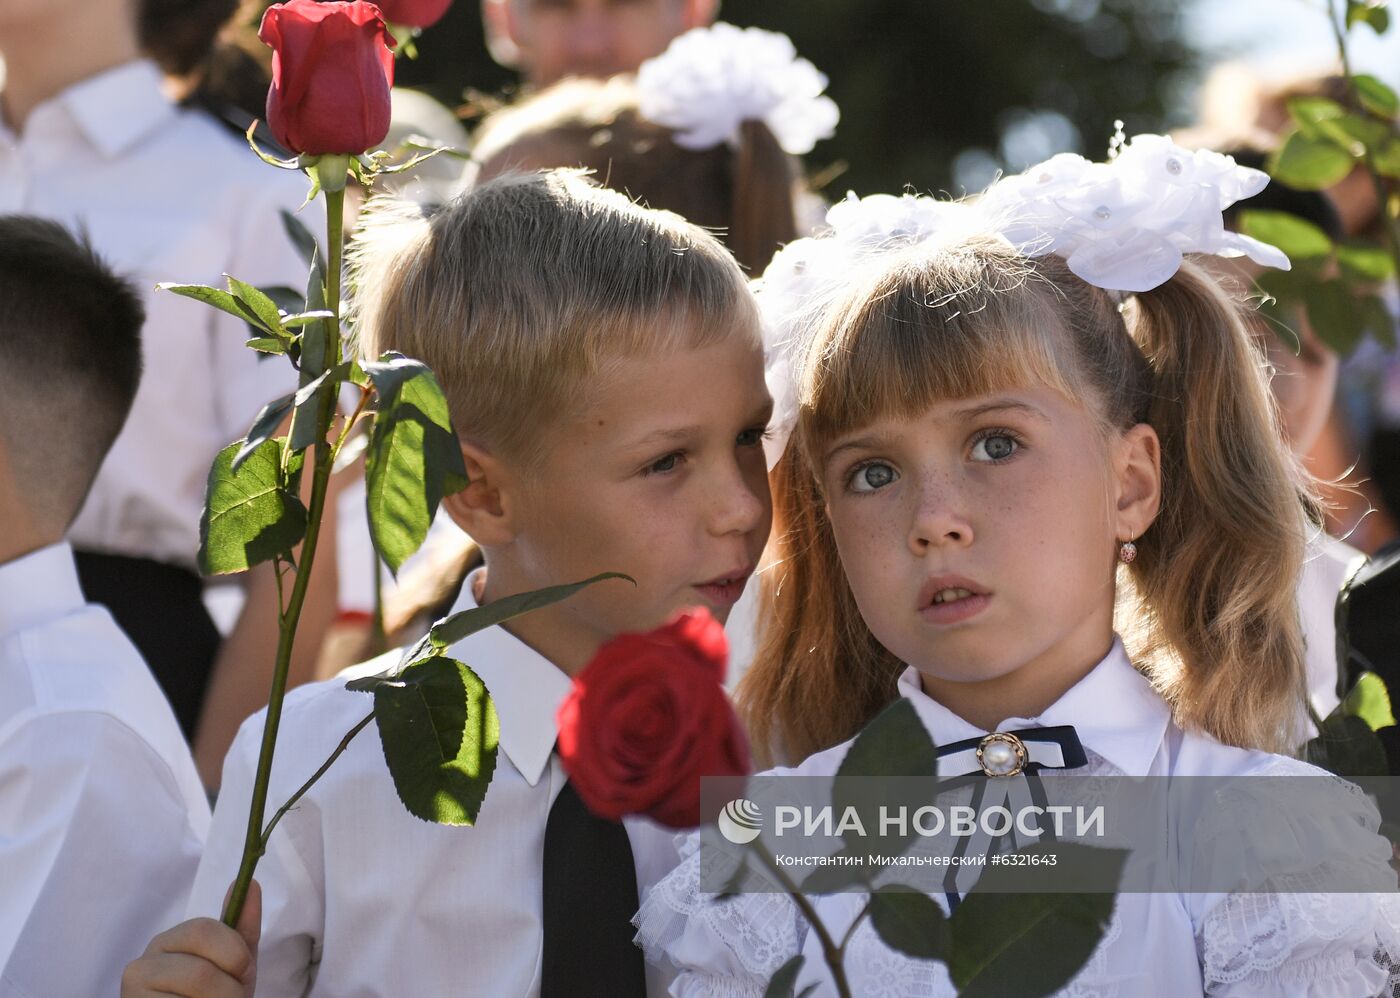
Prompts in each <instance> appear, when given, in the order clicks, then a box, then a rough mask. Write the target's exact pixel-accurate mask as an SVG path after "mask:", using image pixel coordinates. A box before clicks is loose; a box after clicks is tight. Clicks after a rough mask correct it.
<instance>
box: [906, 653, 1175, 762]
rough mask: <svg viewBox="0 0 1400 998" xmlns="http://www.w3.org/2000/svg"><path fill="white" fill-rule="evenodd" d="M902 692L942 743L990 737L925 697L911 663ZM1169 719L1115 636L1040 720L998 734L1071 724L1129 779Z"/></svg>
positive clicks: (1017, 721) (1151, 753)
mask: <svg viewBox="0 0 1400 998" xmlns="http://www.w3.org/2000/svg"><path fill="white" fill-rule="evenodd" d="M899 694H900V696H903V697H906V698H908V699H909V700H910V701H911V702H912V703H913V704H914V709H915V710H916V711H918V714H919V718H920V719H921V720H922V721H923V722H924V726H925V727H926V728H928V732H929V734H930V735H931V736H933V740H934V741H935V742H936V743H937V744H939V745H950V744H952V743H953V742H957V741H962V740H964V739H967V738H981V737H982V736H983V735H985V734H987V732H985V731H982V730H980V729H978V728H977V727H976V726H975V725H973V724H971V723H969V722H967V721H965V720H963V719H962V718H961V717H959V716H958V715H957V714H954V713H953V712H952V711H951V710H949V709H948V708H947V707H945V706H943V705H942V704H941V703H939V702H938V701H936V700H934V699H933V698H931V697H929V696H928V695H927V694H925V693H924V691H923V688H922V686H921V685H920V683H919V672H918V670H917V669H915V668H914V667H913V666H912V665H911V666H909V667H908V668H907V669H905V670H904V672H903V673H902V674H901V675H900V677H899ZM1170 720H1171V711H1170V710H1169V709H1168V708H1167V705H1166V702H1165V701H1163V700H1162V698H1161V697H1160V696H1159V695H1158V694H1157V692H1156V691H1155V690H1153V688H1152V684H1151V683H1149V682H1148V681H1147V677H1145V676H1144V675H1143V674H1142V673H1140V672H1138V670H1137V669H1136V668H1135V667H1134V666H1133V663H1132V662H1131V661H1129V659H1128V653H1127V651H1126V650H1125V649H1124V648H1123V641H1122V639H1121V638H1119V637H1118V636H1117V635H1114V637H1113V646H1112V647H1111V648H1110V649H1109V651H1108V654H1107V655H1105V656H1104V658H1103V659H1102V660H1101V661H1100V662H1099V663H1098V664H1097V665H1096V666H1094V668H1093V669H1091V670H1090V671H1089V673H1088V675H1086V676H1085V677H1084V678H1083V679H1081V680H1080V681H1079V682H1077V683H1075V684H1074V685H1073V686H1071V687H1070V688H1069V689H1068V690H1067V691H1066V692H1065V694H1064V695H1063V696H1062V697H1060V699H1058V700H1056V701H1055V702H1054V703H1053V704H1051V705H1050V706H1049V707H1048V708H1046V709H1045V711H1044V712H1042V713H1041V715H1040V716H1039V717H1031V718H1026V717H1008V718H1006V719H1005V720H1003V721H1002V722H1001V723H1000V724H998V725H997V727H996V730H998V731H1010V730H1014V729H1016V728H1034V727H1054V726H1056V725H1061V724H1070V725H1073V726H1074V728H1075V731H1076V733H1077V734H1078V735H1079V740H1080V742H1081V744H1083V745H1084V747H1085V748H1087V749H1089V750H1090V751H1091V752H1094V753H1095V754H1097V755H1100V756H1102V757H1103V758H1105V759H1107V760H1108V761H1109V762H1110V763H1112V764H1113V765H1114V766H1116V767H1117V768H1118V769H1120V770H1122V771H1123V772H1124V773H1126V774H1127V775H1129V776H1145V775H1147V772H1148V769H1149V767H1150V766H1151V764H1152V760H1153V758H1154V757H1155V756H1156V755H1157V750H1158V748H1159V747H1160V746H1161V743H1162V738H1163V736H1164V734H1165V733H1166V730H1167V725H1168V723H1169V722H1170Z"/></svg>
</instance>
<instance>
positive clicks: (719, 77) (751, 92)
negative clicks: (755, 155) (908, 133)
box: [637, 22, 840, 155]
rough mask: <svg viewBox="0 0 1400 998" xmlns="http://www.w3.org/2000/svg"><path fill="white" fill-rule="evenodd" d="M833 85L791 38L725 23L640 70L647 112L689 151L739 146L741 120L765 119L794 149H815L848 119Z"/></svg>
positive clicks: (683, 39) (694, 34) (679, 41)
mask: <svg viewBox="0 0 1400 998" xmlns="http://www.w3.org/2000/svg"><path fill="white" fill-rule="evenodd" d="M826 83H827V80H826V77H825V76H824V75H822V73H820V72H819V71H818V70H817V67H815V66H813V65H812V64H811V63H810V62H808V61H807V60H806V59H801V58H798V55H797V50H796V49H795V48H793V45H792V41H791V39H789V38H788V36H787V35H784V34H781V33H779V32H776V31H764V30H762V29H760V28H736V27H735V26H734V25H732V24H724V23H722V22H721V23H719V24H715V25H713V26H712V27H708V28H695V29H692V30H690V31H687V32H686V33H685V34H683V35H681V36H680V37H679V38H676V39H675V40H674V41H672V42H671V44H670V46H669V47H668V48H667V49H666V51H665V52H663V53H662V54H661V55H659V56H656V57H655V58H653V59H648V60H647V61H646V62H644V63H642V65H641V68H640V69H638V70H637V91H638V96H639V110H640V111H641V115H642V117H643V118H646V119H647V120H648V121H653V122H655V123H656V124H658V125H664V126H666V127H667V128H670V129H673V130H674V131H675V133H676V134H675V142H676V144H677V145H679V146H681V147H683V148H686V149H709V148H710V147H712V146H716V145H719V144H720V143H721V142H727V143H729V144H730V145H731V146H733V145H736V144H737V143H738V141H739V126H740V125H742V124H743V123H744V122H745V121H761V122H763V123H764V124H766V125H767V126H768V128H769V130H771V131H772V133H773V135H774V137H775V138H777V140H778V144H779V145H780V146H782V147H783V149H785V150H786V151H787V152H789V153H792V154H793V155H801V154H803V153H807V152H810V151H811V150H812V147H813V146H814V145H816V143H817V140H819V139H826V138H830V137H831V136H832V134H833V133H834V132H835V129H836V122H837V120H838V119H839V118H840V112H839V111H838V110H837V107H836V103H835V102H834V101H833V100H832V99H831V98H830V97H826V96H824V94H823V91H825V90H826Z"/></svg>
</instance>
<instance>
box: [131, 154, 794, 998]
mask: <svg viewBox="0 0 1400 998" xmlns="http://www.w3.org/2000/svg"><path fill="white" fill-rule="evenodd" d="M356 258H357V260H358V262H359V266H360V285H361V289H362V290H361V294H362V297H361V301H360V306H359V307H360V311H361V322H360V329H361V332H362V335H363V337H364V338H365V340H366V348H367V349H366V352H370V353H377V352H379V351H381V350H385V349H396V350H399V351H401V352H403V353H405V354H407V355H409V356H412V357H415V358H418V359H421V360H423V361H424V362H425V363H427V364H428V365H429V366H430V367H432V369H433V370H434V371H435V372H436V374H437V377H438V379H439V381H440V383H441V384H442V386H443V390H444V393H445V394H446V396H447V398H448V401H449V406H450V408H451V411H452V416H453V420H454V423H455V425H456V427H457V430H458V433H459V436H460V438H461V444H462V452H463V455H464V457H465V460H466V466H467V471H468V476H469V478H470V481H471V484H470V485H469V486H468V487H467V489H466V490H465V491H463V492H461V493H459V494H457V495H455V496H452V497H451V498H449V499H447V500H446V501H445V503H446V507H447V509H448V511H449V513H450V514H451V516H452V518H453V519H454V520H455V521H456V522H457V523H458V525H459V526H461V527H462V528H463V529H464V530H465V531H466V532H467V533H468V534H470V535H471V537H473V538H474V539H475V540H476V542H477V543H478V544H480V546H481V548H482V551H483V555H484V559H485V566H484V567H483V568H481V569H479V570H477V571H476V572H474V573H472V575H470V576H469V577H468V578H467V581H466V583H465V584H464V585H463V587H462V592H461V596H460V597H459V599H458V601H457V604H456V606H455V607H454V608H453V609H454V611H458V610H463V609H466V608H468V607H471V606H475V605H478V604H490V603H491V602H493V601H496V600H499V599H501V598H503V597H506V596H510V595H512V594H514V593H519V592H524V591H528V590H533V589H538V588H541V587H544V586H547V585H554V584H558V583H564V582H571V581H576V580H579V579H584V578H588V577H590V576H592V575H594V574H596V573H599V572H604V571H615V572H623V573H626V574H627V575H629V576H631V577H632V578H633V579H635V580H636V585H635V586H633V585H631V584H629V583H627V582H626V581H622V580H611V581H607V582H603V583H599V584H596V585H594V586H591V587H589V588H587V589H585V590H583V591H582V592H580V593H578V594H577V595H575V596H574V597H572V598H570V599H568V600H566V601H564V602H562V603H558V604H555V605H553V606H550V607H547V608H545V609H542V610H539V611H536V612H533V613H530V614H528V615H526V616H524V617H520V618H517V619H515V620H513V621H511V622H510V623H509V624H507V625H505V626H504V627H501V628H491V629H488V630H485V631H481V632H478V633H476V634H474V635H472V636H470V637H468V638H466V639H465V640H463V641H461V642H459V643H458V644H457V645H455V646H453V647H452V648H451V649H449V651H448V654H450V655H451V656H453V657H455V658H460V659H461V660H462V661H464V662H466V663H467V664H468V665H470V666H471V667H472V668H473V669H474V670H475V671H476V672H477V674H478V675H479V676H480V677H481V678H482V680H483V681H484V682H485V684H486V686H487V689H488V690H489V691H490V693H491V695H492V697H493V699H494V701H495V705H496V710H497V712H498V714H499V717H500V732H501V734H500V756H499V758H498V761H497V764H496V770H495V775H494V777H493V779H492V783H491V788H490V791H489V792H488V793H487V795H486V799H485V802H484V804H483V805H482V808H481V812H480V815H479V817H478V819H477V822H476V824H475V825H474V826H472V827H446V826H438V825H432V824H427V823H424V822H422V821H420V820H418V819H417V818H414V817H412V816H411V815H410V814H409V813H408V812H407V811H406V810H405V809H404V807H403V805H402V804H401V803H400V802H399V800H398V798H397V796H396V795H395V791H394V787H393V783H392V781H391V780H390V777H389V773H388V770H387V768H386V766H385V763H384V758H383V752H382V750H381V748H380V746H379V744H378V740H377V739H376V738H375V737H373V736H372V735H365V736H362V737H360V738H358V739H356V740H355V741H354V742H352V743H351V745H350V747H349V749H348V750H347V751H346V752H345V754H344V755H343V756H342V757H341V758H340V759H339V760H338V761H337V762H336V763H335V765H334V766H332V767H331V768H330V770H329V772H328V773H327V774H326V775H325V776H324V777H323V778H322V779H321V781H320V782H319V783H317V784H316V786H315V787H314V788H313V789H312V790H311V791H310V793H309V794H308V795H307V796H306V797H305V798H303V800H302V801H301V803H300V805H299V806H298V807H297V808H296V809H294V810H292V811H290V812H289V813H288V814H287V815H286V816H285V817H284V818H283V820H282V822H281V824H280V825H279V826H278V827H277V829H276V832H275V833H274V835H273V836H272V838H271V842H270V846H269V849H268V853H267V855H266V857H265V858H264V859H263V861H262V864H261V865H260V867H259V869H258V880H259V881H260V882H261V885H262V920H261V942H260V944H258V945H257V949H258V952H257V954H256V960H257V985H258V992H257V993H258V995H259V998H266V996H273V998H279V996H284V995H285V996H292V995H313V996H315V995H337V996H343V995H351V994H363V995H370V994H381V995H382V994H403V995H408V994H414V995H419V994H421V995H447V994H453V995H481V996H484V998H485V996H489V998H496V996H533V995H542V996H543V998H556V996H562V995H569V996H573V998H580V996H583V998H586V996H589V995H599V996H604V995H606V996H609V998H621V996H628V995H636V996H640V995H642V994H644V993H652V994H661V993H664V990H665V986H666V983H667V982H666V981H664V980H661V979H660V978H659V977H657V976H655V975H656V972H655V971H651V970H648V971H645V972H644V971H643V961H642V958H641V951H640V950H639V949H637V948H636V947H635V946H633V945H632V942H631V939H632V933H633V930H632V926H631V924H630V918H631V916H632V914H633V912H634V911H635V910H636V908H637V902H638V890H637V886H638V885H639V884H640V885H642V886H643V888H645V886H646V885H648V884H650V883H652V882H654V881H655V880H656V879H658V878H659V876H660V875H661V874H663V873H664V872H666V870H667V869H668V868H669V867H670V866H671V865H672V863H673V861H674V853H673V850H672V846H671V836H670V834H669V832H668V831H666V830H663V829H661V828H659V827H658V826H655V825H653V824H651V823H650V822H648V821H646V820H645V819H629V820H628V821H627V822H626V823H625V829H626V831H625V834H623V833H622V829H621V828H620V827H619V826H617V825H615V824H614V825H611V826H609V825H608V823H606V822H601V821H600V819H595V818H593V817H592V816H591V815H588V814H587V813H586V812H585V811H584V809H583V808H582V806H581V805H580V804H579V802H578V799H577V795H576V794H575V793H574V792H573V790H572V788H570V787H569V786H568V785H567V779H566V776H565V773H564V772H563V770H562V768H561V766H560V763H559V760H558V757H557V756H556V755H555V754H554V742H555V737H556V730H555V722H554V716H555V712H556V710H557V708H558V706H559V704H560V703H561V702H562V701H563V699H564V697H565V696H566V695H567V693H568V691H569V686H570V677H571V676H572V675H573V674H575V673H576V672H578V671H579V670H580V669H582V667H583V666H584V665H585V664H586V663H587V662H588V660H589V659H590V658H591V657H592V655H593V653H594V652H595V650H596V649H597V648H598V647H599V646H600V645H601V644H602V643H603V642H604V641H606V640H607V639H609V638H610V637H612V636H614V635H616V634H619V633H622V632H627V631H643V630H648V629H651V628H653V627H656V626H658V625H660V624H661V623H663V622H664V621H665V620H666V619H667V618H668V617H669V616H671V615H672V614H673V613H674V612H675V611H677V610H679V609H681V608H683V607H687V606H695V605H704V606H706V607H708V608H709V609H710V611H711V612H712V613H714V615H715V616H716V617H718V618H719V619H721V620H723V619H724V618H725V617H726V616H727V615H728V612H729V610H730V608H731V607H732V606H733V605H734V603H735V602H736V601H737V600H738V598H739V595H740V593H741V592H742V590H743V588H744V585H745V583H746V581H747V580H748V577H749V576H750V574H751V573H752V572H753V570H754V567H755V565H756V563H757V561H758V558H759V555H760V553H761V552H762V549H763V547H764V544H765V542H766V540H767V536H768V528H769V522H770V516H771V506H770V501H769V497H768V484H767V477H766V473H765V462H764V455H763V450H762V446H761V442H762V438H763V435H764V430H765V427H766V424H767V422H768V418H769V414H770V409H771V400H770V398H769V396H768V392H767V389H766V387H765V384H764V379H763V362H762V344H761V339H760V334H759V320H758V315H757V311H756V308H755V305H754V302H753V299H752V298H751V296H750V293H749V291H748V288H747V286H746V284H745V282H744V278H743V275H742V274H741V272H740V271H739V268H738V266H737V265H736V264H735V263H734V260H733V258H732V257H730V255H729V254H728V253H727V252H726V251H725V250H724V248H723V247H722V246H721V245H720V244H719V243H718V242H717V241H716V240H715V239H714V238H713V237H712V236H710V235H708V234H707V233H706V232H704V231H703V230H701V229H699V228H697V227H695V226H692V225H690V224H689V223H687V222H685V221H683V220H682V219H680V218H679V217H678V216H675V215H671V214H668V213H664V212H655V211H648V210H645V209H642V208H640V207H637V206H635V205H633V204H632V203H631V202H629V201H628V200H627V199H626V198H625V197H623V196H622V195H620V194H616V193H613V192H611V191H607V190H603V189H600V188H598V187H595V186H593V185H592V184H590V183H588V182H586V181H585V180H584V179H583V178H582V177H581V176H580V175H579V174H577V173H575V172H571V171H552V172H546V173H539V174H528V175H516V176H507V177H503V178H501V179H498V180H496V181H493V182H492V183H489V184H486V185H484V186H482V187H480V188H478V189H477V190H475V191H472V192H470V193H467V194H464V195H462V196H460V197H459V198H457V199H456V200H454V201H453V202H451V203H449V204H448V205H446V206H445V207H444V208H443V209H441V210H440V211H439V212H438V213H436V214H434V215H433V216H432V217H430V218H423V217H421V216H419V215H418V214H417V212H416V211H414V210H411V209H406V208H402V207H400V208H397V209H394V208H387V207H385V206H383V205H380V206H379V207H378V208H377V210H371V212H370V213H369V216H368V220H367V221H366V223H365V226H364V230H363V234H362V236H361V241H360V245H359V247H358V249H357V250H356ZM385 667H386V662H385V661H384V660H378V661H376V662H372V663H367V664H366V665H365V666H361V667H358V669H357V670H352V671H353V672H357V673H359V674H369V673H372V672H375V671H380V670H382V669H384V668H385ZM344 682H345V676H342V677H341V678H339V679H336V680H333V681H331V682H327V683H321V684H317V685H314V686H310V687H306V688H303V689H300V690H297V691H294V692H293V693H291V694H290V695H289V696H288V699H287V703H286V708H285V711H284V714H283V720H282V740H281V744H280V746H279V749H278V753H277V757H276V763H275V765H274V768H273V776H272V789H271V792H270V794H269V800H270V801H271V802H274V803H276V802H278V801H280V800H285V799H286V798H287V797H288V796H289V795H290V794H291V793H292V792H293V791H294V790H295V789H296V788H297V787H298V786H299V785H300V784H301V783H302V782H303V781H304V780H305V779H306V777H307V776H309V775H310V773H311V771H312V770H314V769H315V767H316V765H317V764H318V763H319V762H320V761H321V760H323V759H324V758H326V756H327V755H328V754H329V753H330V751H331V749H333V748H334V747H335V745H336V743H337V742H338V741H339V740H340V738H341V736H342V735H343V734H344V732H345V731H347V730H348V729H349V728H350V727H351V726H353V725H354V724H355V723H356V722H357V721H359V720H360V719H361V718H362V717H363V716H364V714H365V712H366V710H367V709H368V706H369V704H368V701H367V698H366V697H365V696H364V695H363V694H361V693H355V692H350V691H347V690H346V689H345V688H344ZM261 729H262V716H261V715H258V716H256V717H255V718H253V719H252V720H251V721H249V722H248V723H247V724H245V725H244V727H243V730H242V731H241V732H240V734H239V736H238V739H237V740H236V741H235V743H234V746H233V748H232V750H231V751H230V753H229V756H228V759H227V761H226V763H225V769H224V782H223V787H224V790H223V794H222V796H221V798H220V807H219V809H218V810H217V811H216V814H215V817H214V827H213V829H212V831H211V834H210V840H209V846H208V849H207V852H206V855H205V859H204V862H203V863H202V865H201V867H200V873H199V876H198V880H197V883H196V887H195V891H194V898H193V901H192V905H191V909H190V913H191V914H195V915H204V916H208V915H214V914H216V913H217V911H218V908H219V904H220V902H221V899H222V898H223V896H224V891H225V888H226V887H227V885H228V882H229V880H230V879H231V877H232V876H233V873H234V871H235V870H236V868H237V865H238V857H239V854H240V851H241V849H242V844H243V837H244V822H245V819H246V814H245V808H246V803H247V800H248V797H249V794H250V788H251V783H252V775H253V771H254V765H255V763H256V757H257V751H258V741H259V735H260V732H261ZM629 854H630V855H629ZM607 857H611V858H612V861H613V862H612V864H611V865H609V864H608V862H607V860H606V858H607ZM619 859H621V863H620V864H619V863H618V862H617V861H618V860H619ZM220 929H222V931H219V930H220ZM248 936H249V938H251V936H252V933H249V934H248ZM220 946H223V947H225V949H224V950H220V951H218V952H215V950H216V949H217V947H220ZM240 947H241V948H242V949H244V950H245V951H246V949H247V943H244V942H241V941H240V939H239V937H238V936H237V935H236V934H234V933H233V932H232V931H231V930H227V929H223V928H222V927H219V926H214V925H211V923H209V922H207V921H199V920H196V921H193V922H187V923H185V924H184V925H182V926H180V927H179V928H177V929H176V930H173V931H172V932H170V933H166V934H165V935H164V936H162V937H158V938H157V939H156V940H155V941H154V942H153V943H152V947H151V949H150V950H149V951H148V956H147V957H146V958H144V959H143V960H141V961H138V962H137V963H136V964H133V965H132V966H131V967H130V968H128V974H127V978H126V983H127V989H126V991H125V992H124V993H125V994H127V995H132V996H134V995H146V994H154V993H168V994H188V995H206V994H216V993H224V992H219V991H216V990H213V985H211V984H210V983H209V982H210V981H211V980H215V979H220V978H221V980H220V986H222V987H225V988H228V989H229V990H228V991H227V993H229V994H239V993H242V990H241V989H242V987H243V985H242V984H240V983H238V981H237V980H236V979H237V978H239V977H241V976H244V975H245V970H246V967H247V965H248V961H247V959H246V957H247V956H250V955H251V954H247V953H246V952H245V953H244V954H243V957H244V958H240V957H239V951H240ZM230 953H231V954H232V956H230V955H229V954H230ZM177 955H178V956H183V957H190V956H194V957H202V960H201V959H195V960H194V961H193V962H191V961H190V960H179V959H174V958H173V956H177ZM216 965H219V966H222V967H223V968H224V971H223V972H222V975H221V974H219V973H213V972H212V971H211V968H213V967H215V966H216ZM195 969H198V970H199V972H200V973H203V974H206V975H208V976H207V978H206V979H205V981H204V983H203V984H201V985H199V986H193V985H191V984H190V983H189V982H190V980H191V975H193V974H194V973H195ZM644 974H646V975H652V976H651V977H650V979H648V977H647V976H644Z"/></svg>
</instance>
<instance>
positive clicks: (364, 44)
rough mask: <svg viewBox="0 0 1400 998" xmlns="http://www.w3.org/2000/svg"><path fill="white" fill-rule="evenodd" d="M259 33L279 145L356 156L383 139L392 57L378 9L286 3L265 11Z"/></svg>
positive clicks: (358, 0) (302, 0)
mask: <svg viewBox="0 0 1400 998" xmlns="http://www.w3.org/2000/svg"><path fill="white" fill-rule="evenodd" d="M258 37H259V38H261V39H262V40H263V41H264V42H266V43H267V44H268V45H270V46H272V89H270V90H269V91H268V92H267V124H268V127H269V128H271V129H272V134H273V135H274V136H275V137H276V138H277V141H278V142H280V143H282V145H283V146H285V147H286V148H287V149H289V150H291V151H292V152H296V153H306V154H308V155H312V156H321V155H328V154H329V155H336V154H339V155H351V156H354V155H358V154H359V153H362V152H364V151H365V150H367V149H373V148H374V147H375V146H376V145H378V144H379V143H380V142H382V141H383V140H384V136H385V135H387V134H388V133H389V88H390V87H391V86H392V85H393V82H394V54H393V53H392V52H390V51H389V35H388V33H387V31H386V30H385V27H384V21H383V19H382V18H381V17H380V14H379V8H378V7H376V6H375V5H374V4H372V3H364V2H362V0H355V2H353V3H338V2H336V3H317V2H316V0H287V2H286V3H279V4H274V5H273V6H271V7H269V8H268V9H267V13H266V14H264V15H263V21H262V27H261V28H260V29H259V30H258Z"/></svg>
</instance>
